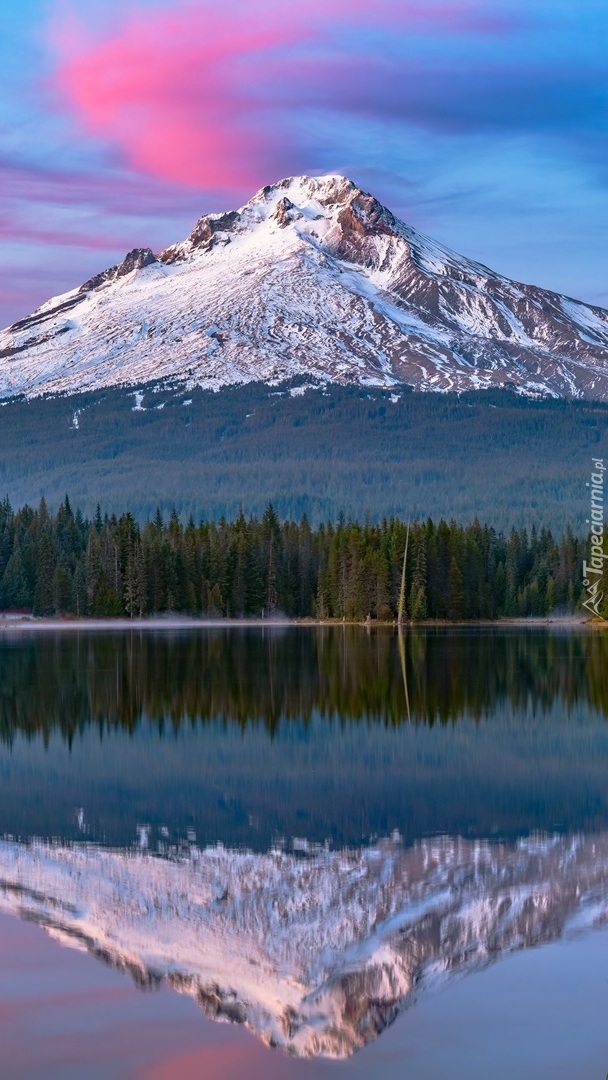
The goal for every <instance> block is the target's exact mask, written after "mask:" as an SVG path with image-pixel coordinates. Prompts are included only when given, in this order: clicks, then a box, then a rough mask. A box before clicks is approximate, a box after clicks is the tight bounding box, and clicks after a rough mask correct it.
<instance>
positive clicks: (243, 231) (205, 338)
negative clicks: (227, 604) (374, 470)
mask: <svg viewBox="0 0 608 1080" xmlns="http://www.w3.org/2000/svg"><path fill="white" fill-rule="evenodd" d="M0 365H1V366H0V396H3V397H7V396H11V395H12V394H17V393H25V394H40V393H45V392H67V393H72V392H77V391H81V390H85V389H92V388H97V387H101V386H110V385H115V384H117V383H120V384H123V385H124V384H126V385H141V384H142V383H144V382H147V381H149V380H151V379H159V380H160V379H163V378H165V377H168V376H170V377H171V378H173V379H180V378H181V379H184V380H185V381H188V382H189V383H195V384H197V385H200V386H203V387H214V388H216V387H218V386H222V385H225V384H227V383H236V382H249V381H258V380H261V381H269V380H276V379H277V378H279V379H280V378H292V377H294V376H301V375H312V376H313V377H315V378H318V379H321V380H332V381H336V382H342V383H344V382H357V383H360V384H362V385H368V386H369V385H375V386H385V387H390V386H394V385H396V384H399V383H404V384H407V385H409V386H412V387H414V388H415V389H422V390H442V391H463V390H470V389H482V388H489V387H495V386H514V387H516V388H517V389H518V390H519V391H520V392H522V393H526V394H531V395H538V394H549V395H552V396H554V397H561V396H564V397H588V398H595V399H601V400H602V399H603V400H608V312H606V311H603V310H602V309H600V308H595V307H591V306H589V305H586V304H582V303H579V302H578V301H575V300H571V299H569V298H568V297H564V296H560V295H557V294H555V293H551V292H548V291H547V290H544V289H539V288H536V287H534V286H532V285H522V284H519V283H518V282H514V281H510V280H509V279H508V278H505V277H502V276H501V275H500V274H496V273H494V272H493V271H492V270H490V269H488V268H487V267H485V266H482V265H481V264H479V263H476V262H473V261H472V260H470V259H466V258H463V257H462V256H460V255H458V254H456V253H455V252H453V251H450V250H448V249H447V248H445V247H443V246H442V245H441V244H438V243H436V242H435V241H434V240H431V239H430V238H429V237H427V236H424V235H423V234H421V233H419V232H417V231H416V230H415V229H413V228H412V227H411V226H409V225H407V224H405V223H404V222H403V221H400V220H399V219H398V218H397V217H395V215H394V214H393V213H391V211H390V210H389V209H387V207H385V206H384V205H383V204H382V203H381V202H379V200H378V199H376V198H375V197H374V196H373V195H371V194H370V193H368V192H366V191H364V190H362V189H361V188H360V187H358V186H357V185H356V184H355V183H353V181H352V180H350V179H348V177H345V176H340V175H337V174H329V175H326V176H318V177H311V176H295V177H286V178H284V179H282V180H279V181H278V182H277V183H275V184H270V185H267V186H266V187H263V188H261V189H260V190H259V191H258V192H257V193H256V194H255V195H254V196H253V197H252V198H251V199H250V200H249V201H248V202H247V203H245V204H244V205H243V206H241V207H240V208H239V209H236V210H228V211H225V212H223V213H213V214H204V215H202V217H200V218H199V220H198V221H197V222H196V224H195V226H194V228H193V229H192V231H191V233H190V234H189V236H188V237H187V238H186V239H185V240H183V241H180V242H178V243H176V244H174V245H172V246H171V247H169V248H167V249H166V250H165V251H162V252H160V254H158V255H154V254H153V252H152V251H151V249H150V248H137V249H134V250H133V251H131V252H129V254H128V255H127V256H126V258H125V259H124V260H123V262H122V263H120V264H118V265H117V266H113V267H110V268H109V269H108V270H104V271H103V272H102V273H101V274H98V275H96V276H95V277H93V278H90V279H89V281H87V282H85V284H84V285H83V286H82V287H81V288H80V289H75V290H74V291H73V292H71V293H67V294H66V295H64V296H59V297H55V298H54V299H53V300H50V301H49V302H48V303H47V304H45V305H43V306H42V307H41V308H39V310H38V311H37V312H35V313H34V314H33V315H31V316H29V317H28V318H26V319H22V320H21V321H20V322H18V323H15V324H14V325H13V326H12V327H9V328H8V329H7V330H5V331H4V332H3V333H0Z"/></svg>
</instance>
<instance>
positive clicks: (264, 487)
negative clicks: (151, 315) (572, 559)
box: [0, 384, 608, 533]
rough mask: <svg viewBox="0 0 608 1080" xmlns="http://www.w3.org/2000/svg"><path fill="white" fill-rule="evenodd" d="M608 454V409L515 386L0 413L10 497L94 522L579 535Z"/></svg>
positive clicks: (211, 398) (193, 395) (139, 399)
mask: <svg viewBox="0 0 608 1080" xmlns="http://www.w3.org/2000/svg"><path fill="white" fill-rule="evenodd" d="M592 455H593V456H594V457H598V456H606V457H608V406H607V405H601V404H594V403H589V402H566V401H561V400H551V399H545V400H530V399H528V398H522V397H519V396H517V395H516V394H514V393H512V392H509V391H506V390H504V391H488V392H474V393H468V394H461V395H460V396H456V395H445V394H421V393H414V392H412V391H410V390H408V389H407V388H404V387H399V388H397V389H396V390H395V392H394V393H391V392H390V391H383V390H378V389H375V388H370V389H362V388H360V387H341V386H334V385H331V386H329V385H328V386H326V387H324V388H317V389H309V390H307V392H305V393H302V392H301V387H300V388H299V389H298V387H296V386H295V384H289V385H287V384H284V385H281V386H276V387H269V386H267V385H265V384H249V385H247V386H237V387H228V388H225V389H223V390H220V391H219V392H217V393H213V392H212V391H201V390H198V389H192V390H188V391H186V390H184V389H183V388H178V387H173V388H166V389H164V390H163V389H159V388H158V387H155V388H153V387H147V388H146V387H144V388H142V390H141V392H138V393H137V394H134V393H133V392H127V391H126V390H112V391H100V392H99V393H96V394H81V395H77V396H71V397H56V398H50V399H36V400H33V401H27V400H24V399H21V400H16V401H10V402H7V403H5V404H4V405H3V407H2V408H1V409H0V497H1V496H4V495H8V497H9V498H10V500H11V502H12V503H13V505H14V506H20V505H23V504H24V503H26V502H27V503H30V504H32V505H37V503H38V501H39V499H40V498H41V496H44V497H45V498H46V500H47V503H48V505H49V508H51V509H56V508H57V507H58V506H59V504H60V502H61V501H62V500H63V498H64V496H65V493H66V491H67V492H69V493H70V497H71V498H72V501H73V504H74V505H75V506H79V507H81V509H82V511H83V513H85V514H89V515H92V514H94V512H95V509H96V506H97V504H98V503H99V504H100V505H101V507H102V509H103V510H104V511H105V510H106V509H107V510H108V511H109V512H116V513H118V514H120V513H122V512H124V511H127V510H129V511H130V512H131V513H132V514H133V516H134V517H135V518H136V519H137V520H138V521H140V522H143V521H144V520H145V519H146V518H147V517H150V516H152V515H153V514H154V513H155V511H156V507H157V506H160V508H161V510H162V511H163V513H165V514H168V513H170V511H171V510H172V508H173V507H175V508H176V510H177V513H178V515H179V516H180V518H181V519H182V520H186V519H187V518H188V516H189V515H190V514H192V515H193V516H194V519H195V521H198V520H199V519H200V518H201V517H205V518H206V519H208V520H219V518H220V517H221V516H222V515H224V516H226V517H228V518H233V517H235V516H236V515H237V513H238V511H239V507H240V506H242V507H243V509H244V511H245V514H246V515H248V514H250V513H255V514H258V515H261V514H263V512H264V509H265V507H266V505H267V504H268V502H270V501H272V502H273V503H274V506H275V508H276V510H277V513H278V514H279V516H280V517H282V518H283V517H289V518H293V519H294V520H298V519H299V518H300V517H301V515H302V514H303V513H306V514H307V515H308V518H309V520H310V521H311V523H312V524H318V523H320V522H321V521H326V520H328V519H332V518H333V519H335V518H337V516H338V515H339V513H340V512H341V511H342V512H343V513H344V514H345V516H346V517H347V518H348V517H352V518H356V519H358V520H360V521H364V520H365V518H366V516H368V517H369V518H370V520H372V521H380V520H381V519H382V518H383V517H384V516H387V517H390V516H391V515H393V514H394V515H398V516H400V517H403V518H405V519H407V518H412V519H413V518H416V517H419V518H421V519H424V518H426V517H428V516H431V517H432V518H434V519H436V520H438V519H439V518H440V517H442V516H443V517H445V518H446V519H447V520H449V519H450V518H454V519H456V520H458V521H461V522H464V523H466V522H471V521H473V519H474V518H475V517H476V516H477V517H479V519H480V520H482V521H491V522H492V524H493V525H494V526H495V527H496V528H498V529H503V530H509V529H510V528H511V527H512V526H515V527H516V528H521V527H522V526H526V527H527V528H528V529H529V528H531V526H532V525H534V524H535V525H536V526H537V528H541V527H542V526H543V525H544V526H547V527H550V528H552V529H553V530H554V531H556V532H559V533H561V532H563V531H564V530H565V529H566V528H567V526H568V525H569V524H571V525H572V527H573V529H574V531H575V532H576V533H581V532H582V531H583V530H584V522H585V518H586V517H588V506H587V495H588V492H587V489H586V487H585V484H586V481H587V480H588V479H589V472H590V471H591V463H590V459H591V456H592Z"/></svg>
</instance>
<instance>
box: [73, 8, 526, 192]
mask: <svg viewBox="0 0 608 1080" xmlns="http://www.w3.org/2000/svg"><path fill="white" fill-rule="evenodd" d="M506 26H507V21H506V20H505V19H504V18H500V17H499V16H490V15H488V14H487V11H485V10H484V7H483V6H481V5H476V4H470V3H462V2H456V0H454V2H451V3H449V2H446V3H439V2H433V0H427V2H425V3H419V2H415V0H409V2H408V0H406V2H403V0H348V2H347V0H307V2H306V3H304V2H301V0H296V2H293V3H290V4H289V5H285V4H283V3H278V2H277V0H248V2H247V3H246V4H245V3H242V2H238V0H237V2H233V3H231V4H230V5H228V6H226V7H223V6H220V5H218V4H213V5H210V4H207V3H203V4H192V3H182V4H178V5H177V6H173V7H172V8H171V10H170V11H167V10H166V9H164V8H160V9H157V10H155V11H154V10H153V11H151V10H150V9H149V8H146V9H145V11H144V9H143V8H142V7H141V5H139V4H131V5H130V6H129V8H128V9H127V12H126V14H125V15H124V17H123V18H122V19H121V21H120V23H119V25H118V26H116V27H115V28H114V29H112V30H111V31H109V32H107V33H106V34H105V36H104V37H102V39H101V40H99V38H98V37H95V39H93V38H91V37H90V36H89V34H88V33H87V29H86V27H85V26H83V25H82V24H80V23H79V22H78V21H77V19H76V17H75V16H71V17H70V18H69V19H67V18H66V17H65V15H64V17H63V18H62V19H61V20H59V21H57V22H56V24H55V27H54V35H53V39H54V43H55V48H56V50H57V55H58V67H57V71H56V77H55V84H56V87H57V89H58V90H59V92H60V95H61V100H62V101H63V103H64V105H65V107H66V108H68V109H69V110H71V112H72V114H73V115H74V116H75V117H76V119H77V121H78V123H79V124H80V126H81V128H82V130H83V131H84V132H86V134H87V135H88V136H93V137H96V138H100V139H104V140H107V142H108V144H110V145H111V146H113V147H115V148H116V149H117V150H118V151H119V152H120V154H121V155H122V156H123V158H124V160H125V161H126V162H127V163H128V165H129V166H130V167H131V168H133V169H136V170H140V171H142V172H144V173H147V174H149V175H152V176H156V177H160V178H162V179H164V180H169V181H177V182H179V183H183V184H186V185H191V186H196V187H205V188H206V189H209V190H213V189H216V190H218V189H221V190H233V191H243V190H244V189H249V188H251V187H255V186H256V184H258V183H261V182H265V181H266V180H267V179H268V178H269V177H271V176H277V175H284V174H285V173H287V172H290V171H293V170H296V169H300V168H301V167H303V166H304V165H305V164H306V161H305V158H304V153H303V150H302V147H301V146H300V145H299V144H298V138H297V130H298V128H297V124H295V123H294V122H293V120H294V118H293V110H294V109H297V108H298V107H301V106H302V105H305V104H306V103H310V102H323V101H324V100H326V96H327V95H328V94H330V95H331V98H332V102H333V105H334V106H335V104H336V103H339V102H340V100H343V101H344V103H345V104H346V105H347V106H352V105H354V104H355V103H356V102H357V100H358V98H363V99H365V98H366V93H367V91H366V86H367V80H368V78H370V77H371V84H370V85H369V90H370V92H371V97H370V98H369V100H368V101H367V102H366V105H367V107H371V108H373V107H374V106H375V107H380V108H383V109H386V107H387V104H389V105H390V107H391V108H394V107H399V103H400V102H401V103H402V102H403V99H404V92H403V82H404V80H405V82H409V80H408V78H407V77H408V71H407V62H406V64H405V67H406V70H405V71H404V70H403V67H402V65H399V64H398V63H397V64H395V62H393V64H392V66H389V67H388V68H387V67H386V66H385V65H384V64H383V62H382V54H383V37H385V36H386V35H387V34H389V35H390V34H395V33H397V34H400V35H403V36H404V37H405V38H407V37H408V36H410V37H411V36H416V35H425V34H431V33H432V34H433V35H434V36H435V37H439V38H443V37H451V36H466V37H469V36H470V35H474V36H475V35H478V36H481V37H487V36H490V37H492V36H500V35H501V34H502V33H504V32H505V29H506ZM345 28H346V29H347V30H348V34H349V35H350V37H348V39H345ZM370 33H371V35H372V36H371V37H370V36H369V35H370ZM352 35H354V39H353V36H352ZM411 74H412V75H413V74H414V73H413V72H412V73H411Z"/></svg>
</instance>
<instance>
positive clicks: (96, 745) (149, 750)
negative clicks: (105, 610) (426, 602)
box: [0, 626, 608, 1080]
mask: <svg viewBox="0 0 608 1080" xmlns="http://www.w3.org/2000/svg"><path fill="white" fill-rule="evenodd" d="M607 662H608V638H607V637H605V636H604V635H601V634H597V633H592V632H587V631H581V630H574V629H572V628H570V629H567V630H563V631H560V630H558V629H540V628H533V629H530V630H522V629H515V628H512V629H508V630H500V629H497V628H483V629H481V628H472V629H461V628H458V629H453V630H450V629H441V630H421V631H415V632H407V633H405V634H404V635H403V636H402V637H399V636H398V635H397V634H396V633H394V632H392V631H390V630H388V629H378V630H371V631H369V632H368V631H366V630H364V629H362V628H342V627H337V628H314V627H306V628H288V627H273V628H265V629H262V628H247V627H245V626H243V627H236V628H218V627H216V628H198V629H189V630H182V631H169V630H167V631H162V632H160V631H153V630H145V631H142V630H136V631H133V632H121V633H118V632H111V631H104V632H98V633H93V632H84V631H82V632H81V631H73V630H72V631H70V632H65V633H50V632H49V633H43V632H32V631H29V632H28V631H24V632H17V631H15V632H13V631H6V632H4V633H3V636H2V638H1V639H0V665H1V679H0V837H1V838H2V839H0V1074H1V1075H2V1076H9V1077H12V1076H24V1077H29V1076H32V1077H38V1076H40V1077H45V1078H46V1077H49V1076H55V1075H56V1076H58V1077H59V1076H61V1077H65V1076H72V1075H73V1076H79V1077H80V1076H83V1075H86V1076H102V1077H104V1076H112V1077H114V1076H125V1077H132V1076H138V1077H140V1076H141V1077H144V1076H145V1077H157V1078H160V1077H169V1076H177V1075H179V1076H200V1075H213V1076H219V1077H224V1076H225V1077H229V1076H230V1077H231V1076H248V1077H249V1076H252V1077H253V1076H260V1077H262V1076H264V1077H267V1076H268V1077H274V1076H277V1077H283V1076H285V1077H288V1078H289V1077H298V1076H300V1075H301V1076H309V1077H311V1078H312V1077H314V1078H317V1077H325V1076H329V1075H335V1074H336V1069H338V1070H342V1071H345V1072H347V1073H348V1074H349V1075H350V1074H352V1076H353V1077H355V1076H361V1077H363V1076H371V1075H382V1076H388V1077H391V1076H404V1075H407V1076H408V1077H412V1078H414V1080H417V1078H427V1077H428V1078H431V1077H433V1078H434V1080H437V1078H441V1077H444V1076H445V1077H446V1078H447V1077H450V1078H454V1077H461V1076H462V1077H467V1078H468V1080H473V1078H476V1077H479V1078H481V1077H487V1076H488V1075H492V1076H493V1077H502V1076H505V1077H507V1076H509V1077H512V1076H513V1075H514V1073H515V1072H517V1073H518V1074H519V1075H520V1076H521V1077H523V1078H525V1077H528V1076H529V1077H531V1078H532V1077H534V1078H536V1077H545V1076H546V1077H551V1078H552V1080H555V1078H556V1077H562V1076H563V1077H566V1076H568V1077H571V1076H574V1075H576V1076H579V1077H586V1076H589V1077H595V1076H600V1077H604V1076H605V1074H606V1070H607V1069H608V1023H607V1020H608V948H607V946H608V930H604V929H602V927H603V926H605V925H606V924H607V922H608V772H607V765H608V675H607V672H608V663H607ZM498 961H500V962H498ZM465 975H466V976H467V977H466V979H465V978H464V976H465ZM142 989H146V990H154V991H156V992H155V993H153V994H145V995H144V994H142V993H141V990H142ZM330 1058H336V1059H338V1060H339V1063H338V1064H336V1062H335V1061H331V1060H328V1059H330Z"/></svg>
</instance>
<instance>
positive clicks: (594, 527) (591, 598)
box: [583, 458, 608, 619]
mask: <svg viewBox="0 0 608 1080" xmlns="http://www.w3.org/2000/svg"><path fill="white" fill-rule="evenodd" d="M591 461H592V463H593V472H592V473H591V483H590V484H587V487H588V488H590V489H591V490H590V495H591V517H590V518H587V525H589V526H590V530H589V540H590V542H591V554H590V557H589V562H587V561H586V560H584V559H583V585H584V586H585V589H586V590H587V599H586V600H585V602H584V603H583V607H584V608H587V611H590V612H591V614H592V615H595V616H596V617H597V618H598V619H603V618H604V616H603V615H602V613H601V610H600V608H601V603H602V600H603V599H604V593H603V592H600V590H601V589H602V588H603V579H604V560H605V559H608V552H605V551H604V473H605V472H606V466H605V465H604V459H603V458H592V459H591Z"/></svg>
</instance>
